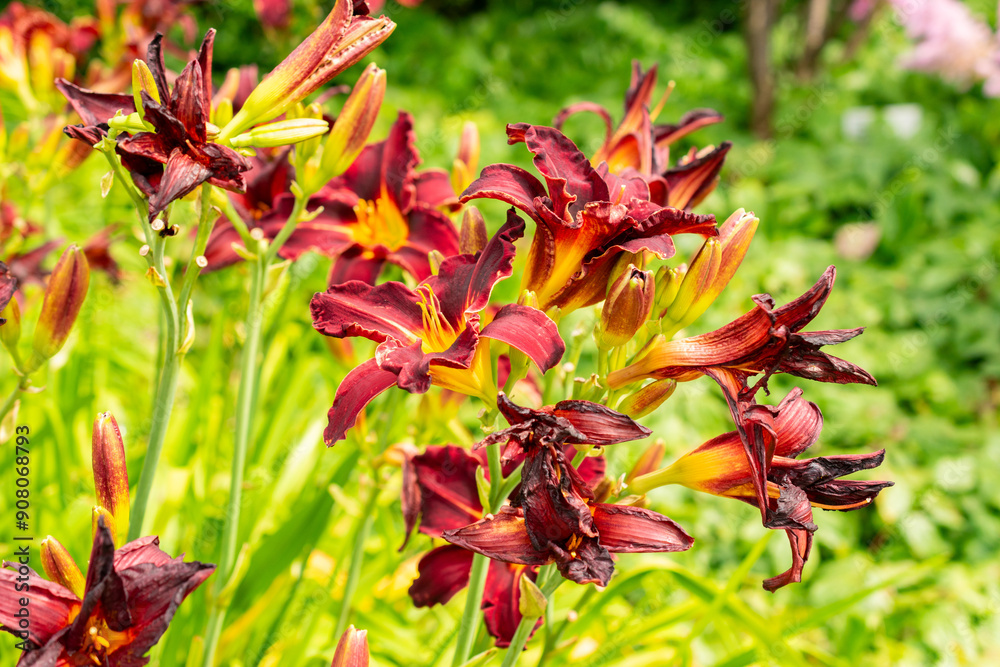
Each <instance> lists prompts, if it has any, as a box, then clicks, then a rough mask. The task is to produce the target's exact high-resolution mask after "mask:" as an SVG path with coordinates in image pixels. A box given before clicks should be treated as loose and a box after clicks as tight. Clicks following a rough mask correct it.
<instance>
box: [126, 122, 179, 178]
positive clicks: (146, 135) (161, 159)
mask: <svg viewBox="0 0 1000 667" xmlns="http://www.w3.org/2000/svg"><path fill="white" fill-rule="evenodd" d="M170 150H172V149H170V146H169V145H168V144H166V143H165V142H164V141H163V137H161V136H160V135H158V134H153V133H152V132H140V133H139V134H136V135H134V136H131V137H125V138H122V139H119V140H118V148H117V151H118V153H119V154H120V155H121V156H122V164H123V165H124V166H125V168H126V169H128V170H129V171H130V172H132V174H133V175H134V174H135V173H136V171H139V169H136V166H137V165H136V164H135V163H130V162H128V161H127V158H129V157H135V158H140V159H143V158H144V159H147V160H153V161H155V162H157V163H159V164H157V165H155V166H156V167H159V165H160V164H164V163H166V161H167V160H168V159H169V158H170ZM148 170H149V168H148V167H147V166H145V165H142V169H141V171H142V172H147V171H148Z"/></svg>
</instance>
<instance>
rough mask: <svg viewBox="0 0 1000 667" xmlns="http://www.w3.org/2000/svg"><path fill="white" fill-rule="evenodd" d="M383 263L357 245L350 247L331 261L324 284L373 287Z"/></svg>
mask: <svg viewBox="0 0 1000 667" xmlns="http://www.w3.org/2000/svg"><path fill="white" fill-rule="evenodd" d="M293 236H294V234H293ZM385 262H386V258H385V257H380V256H379V255H376V254H374V253H372V252H371V251H369V250H366V249H365V248H362V247H361V246H359V245H354V246H351V247H349V248H348V249H347V250H345V251H344V252H342V253H341V254H340V257H338V258H337V259H335V260H333V266H331V267H330V275H329V276H327V279H326V283H327V285H331V286H332V285H343V284H344V283H348V282H351V281H352V280H359V281H361V282H364V283H368V284H369V285H374V284H375V283H376V282H377V281H378V277H379V275H380V274H381V273H382V268H383V267H384V266H385Z"/></svg>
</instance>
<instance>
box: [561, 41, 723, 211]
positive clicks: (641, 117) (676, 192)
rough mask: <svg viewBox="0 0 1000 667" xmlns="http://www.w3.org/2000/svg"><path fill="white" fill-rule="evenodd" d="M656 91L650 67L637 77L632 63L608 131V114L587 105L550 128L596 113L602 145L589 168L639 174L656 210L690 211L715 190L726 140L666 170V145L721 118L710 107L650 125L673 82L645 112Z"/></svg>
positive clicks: (574, 109) (563, 113)
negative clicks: (620, 107) (620, 110)
mask: <svg viewBox="0 0 1000 667" xmlns="http://www.w3.org/2000/svg"><path fill="white" fill-rule="evenodd" d="M655 87H656V65H653V66H652V67H650V68H649V71H647V72H645V73H643V71H642V66H641V65H640V64H639V61H638V60H636V61H633V62H632V82H631V85H630V86H629V89H628V91H627V92H626V93H625V115H624V117H623V118H622V121H621V123H620V124H619V125H618V128H617V129H616V130H614V131H613V132H612V129H611V127H612V125H611V114H609V113H608V111H607V110H606V109H605V108H604V107H602V106H600V105H598V104H594V103H593V102H580V103H578V104H574V105H571V106H569V107H567V108H565V109H563V110H562V111H561V112H559V115H558V116H557V117H556V120H555V123H554V124H555V127H556V129H562V125H563V123H564V122H566V119H567V118H569V117H570V116H572V115H573V114H576V113H579V112H581V111H590V112H593V113H596V114H597V115H599V116H600V117H601V119H602V120H603V121H604V126H605V130H606V134H605V137H604V143H603V144H601V147H600V148H599V149H598V150H597V152H596V153H594V156H593V157H592V158H591V159H590V162H591V164H592V165H594V166H595V167H596V166H598V165H600V164H601V162H607V164H608V169H609V170H610V171H611V172H612V173H614V174H618V175H619V176H622V177H630V176H641V177H642V178H643V179H644V180H645V181H646V182H647V183H648V184H649V198H650V201H652V202H654V203H656V204H659V205H661V206H675V207H677V208H682V209H686V210H690V209H691V208H692V207H694V206H697V205H698V203H700V202H701V200H703V199H704V198H705V197H707V196H708V195H709V193H711V192H712V190H714V189H715V186H716V184H717V183H718V180H719V172H720V171H721V169H722V163H723V161H724V160H725V157H726V153H728V152H729V149H730V148H731V147H732V144H730V143H729V142H728V141H726V142H723V143H722V144H721V145H720V146H719V147H718V148H715V147H712V146H709V147H708V148H705V149H703V150H701V151H695V149H693V148H692V149H691V152H690V153H688V154H687V155H686V156H684V157H683V158H682V159H681V160H680V161H678V163H677V165H676V166H674V167H671V166H670V145H671V144H672V143H674V142H675V141H677V140H678V139H680V138H681V137H684V136H686V135H688V134H690V133H692V132H694V131H695V130H697V129H699V128H702V127H704V126H706V125H711V124H712V123H719V122H721V121H722V115H721V114H719V113H718V112H716V111H713V110H712V109H694V110H693V111H689V112H688V113H686V114H684V115H683V116H682V117H681V119H680V120H679V121H678V122H677V123H675V124H666V125H654V124H653V123H654V121H655V120H656V117H657V116H658V115H659V112H660V109H662V107H663V104H664V103H665V102H666V97H667V95H669V94H670V91H671V90H672V89H673V82H671V84H670V87H668V88H667V92H666V93H665V94H664V97H663V99H661V100H660V102H659V104H657V106H656V108H655V109H654V110H652V111H650V108H649V107H650V101H651V100H652V96H653V89H654V88H655Z"/></svg>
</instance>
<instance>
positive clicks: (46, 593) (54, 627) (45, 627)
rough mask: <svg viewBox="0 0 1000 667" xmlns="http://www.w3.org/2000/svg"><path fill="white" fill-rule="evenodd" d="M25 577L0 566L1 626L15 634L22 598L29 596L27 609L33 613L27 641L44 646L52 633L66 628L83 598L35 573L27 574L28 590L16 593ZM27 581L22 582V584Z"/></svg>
mask: <svg viewBox="0 0 1000 667" xmlns="http://www.w3.org/2000/svg"><path fill="white" fill-rule="evenodd" d="M20 576H24V575H21V574H19V573H18V572H17V571H16V570H12V569H7V568H3V569H0V586H2V587H3V590H4V591H5V594H4V595H0V625H2V626H3V629H4V630H6V631H7V632H11V634H13V631H14V630H17V629H18V628H19V625H18V622H19V621H20V620H21V619H19V618H18V617H17V616H16V614H17V613H18V612H19V611H21V605H20V603H19V599H20V598H21V597H27V598H28V600H29V603H28V609H29V613H30V614H31V617H30V624H29V625H28V628H27V630H28V640H29V641H31V642H33V643H34V644H36V645H37V646H44V645H45V643H46V642H48V641H49V640H50V639H51V638H52V637H53V635H55V634H56V633H58V632H59V631H61V630H63V629H64V628H66V627H67V626H68V625H69V623H70V618H71V615H72V614H73V612H74V610H75V609H76V608H77V607H79V606H80V598H78V597H76V596H75V595H73V593H71V592H70V591H69V590H68V589H66V588H64V587H62V586H60V585H59V584H54V583H52V582H51V581H46V580H45V579H42V578H41V577H39V576H38V575H36V574H33V573H29V574H28V575H27V578H28V580H27V584H28V586H29V589H28V590H25V591H23V592H22V593H21V594H20V595H15V594H14V591H15V586H18V585H19V582H18V577H20ZM23 583H25V582H24V581H21V582H20V584H23Z"/></svg>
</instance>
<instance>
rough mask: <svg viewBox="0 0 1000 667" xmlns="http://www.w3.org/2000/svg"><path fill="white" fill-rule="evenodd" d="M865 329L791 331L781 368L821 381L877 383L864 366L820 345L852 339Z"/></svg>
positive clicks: (783, 370)
mask: <svg viewBox="0 0 1000 667" xmlns="http://www.w3.org/2000/svg"><path fill="white" fill-rule="evenodd" d="M863 331H864V327H859V328H857V329H849V330H843V331H821V332H813V333H802V334H792V335H791V336H790V337H789V346H788V351H787V352H786V353H785V354H784V355H783V357H782V358H781V361H780V362H779V364H778V370H779V371H781V372H783V373H788V374H789V375H795V376H797V377H801V378H806V379H807V380H817V381H819V382H835V383H837V384H854V383H858V384H868V385H873V386H874V385H877V384H878V383H877V382H876V381H875V378H873V377H872V376H871V374H870V373H869V372H868V371H866V370H865V369H863V368H861V367H860V366H858V365H856V364H852V363H851V362H849V361H845V360H843V359H841V358H839V357H835V356H833V355H832V354H827V353H826V352H823V351H822V350H820V349H819V348H820V346H821V345H829V344H831V343H840V342H842V341H844V340H850V339H851V338H854V337H855V336H858V335H860V334H861V333H862V332H863ZM831 334H836V335H831Z"/></svg>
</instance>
